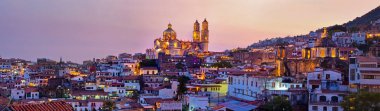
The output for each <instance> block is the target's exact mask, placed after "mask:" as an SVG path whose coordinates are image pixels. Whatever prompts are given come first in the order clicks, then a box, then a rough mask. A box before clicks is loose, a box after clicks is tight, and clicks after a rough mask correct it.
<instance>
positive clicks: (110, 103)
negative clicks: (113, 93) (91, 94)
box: [102, 100, 116, 111]
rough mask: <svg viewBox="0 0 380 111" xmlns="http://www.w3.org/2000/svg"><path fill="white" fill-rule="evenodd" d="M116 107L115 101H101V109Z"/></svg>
mask: <svg viewBox="0 0 380 111" xmlns="http://www.w3.org/2000/svg"><path fill="white" fill-rule="evenodd" d="M115 108H116V104H115V102H113V101H111V100H107V101H104V102H103V108H102V110H103V111H113V110H114V109H115Z"/></svg>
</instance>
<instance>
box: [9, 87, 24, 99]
mask: <svg viewBox="0 0 380 111" xmlns="http://www.w3.org/2000/svg"><path fill="white" fill-rule="evenodd" d="M11 98H12V99H14V100H20V99H24V98H25V90H24V89H21V88H14V89H11Z"/></svg>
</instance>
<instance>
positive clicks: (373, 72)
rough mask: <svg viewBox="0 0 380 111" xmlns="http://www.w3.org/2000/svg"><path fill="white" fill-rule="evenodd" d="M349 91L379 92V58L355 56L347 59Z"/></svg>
mask: <svg viewBox="0 0 380 111" xmlns="http://www.w3.org/2000/svg"><path fill="white" fill-rule="evenodd" d="M349 63H350V65H349V84H350V91H351V92H357V91H359V90H365V91H368V92H375V93H379V92H380V58H379V57H373V56H370V57H366V56H357V57H350V59H349Z"/></svg>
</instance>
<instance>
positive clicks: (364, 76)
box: [363, 75, 375, 79]
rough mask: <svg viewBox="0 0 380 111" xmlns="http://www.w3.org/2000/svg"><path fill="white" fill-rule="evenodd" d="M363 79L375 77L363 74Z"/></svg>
mask: <svg viewBox="0 0 380 111" xmlns="http://www.w3.org/2000/svg"><path fill="white" fill-rule="evenodd" d="M363 79H375V75H363Z"/></svg>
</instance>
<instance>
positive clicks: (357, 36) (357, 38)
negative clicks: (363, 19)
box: [351, 32, 366, 44]
mask: <svg viewBox="0 0 380 111" xmlns="http://www.w3.org/2000/svg"><path fill="white" fill-rule="evenodd" d="M351 36H352V38H351V39H352V42H354V43H356V44H365V38H366V34H365V33H360V32H359V33H352V34H351Z"/></svg>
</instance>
